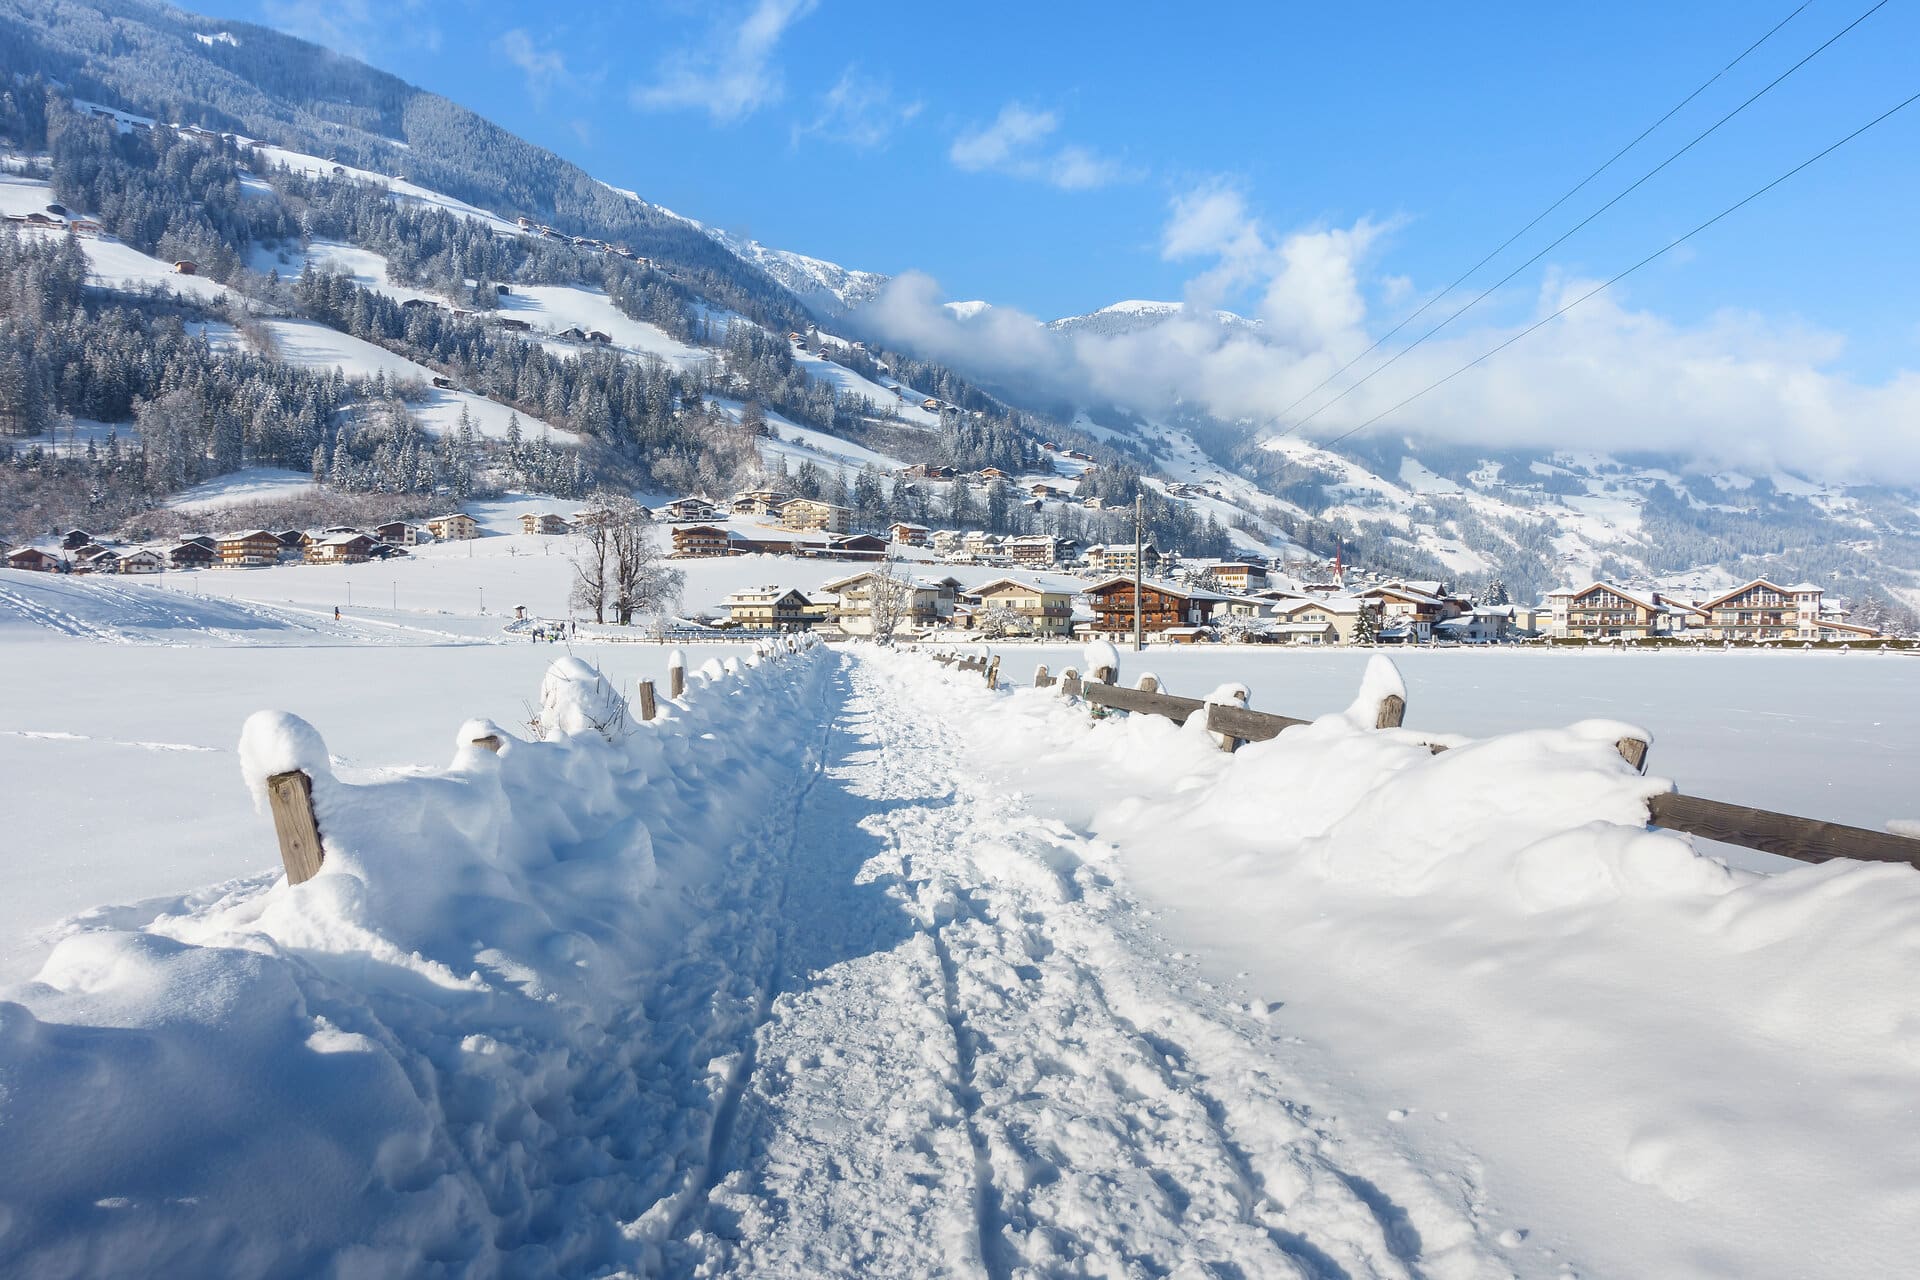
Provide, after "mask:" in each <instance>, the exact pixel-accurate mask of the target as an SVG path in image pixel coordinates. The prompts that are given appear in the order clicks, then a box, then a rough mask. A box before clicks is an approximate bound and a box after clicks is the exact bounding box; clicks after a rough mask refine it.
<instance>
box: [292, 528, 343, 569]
mask: <svg viewBox="0 0 1920 1280" xmlns="http://www.w3.org/2000/svg"><path fill="white" fill-rule="evenodd" d="M327 532H328V533H342V532H346V531H345V530H341V529H329V530H327ZM276 536H278V537H279V539H280V559H281V560H282V561H285V562H287V563H292V564H297V563H299V562H300V561H301V560H304V559H305V558H306V554H307V548H308V547H310V546H312V545H313V543H314V536H313V535H312V534H310V533H302V532H301V531H300V530H298V529H282V530H281V531H280V532H279V534H278V535H276Z"/></svg>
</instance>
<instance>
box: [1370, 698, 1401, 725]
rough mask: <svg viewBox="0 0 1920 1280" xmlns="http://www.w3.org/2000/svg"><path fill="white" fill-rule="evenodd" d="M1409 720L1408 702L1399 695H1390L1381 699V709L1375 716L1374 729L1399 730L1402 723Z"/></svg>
mask: <svg viewBox="0 0 1920 1280" xmlns="http://www.w3.org/2000/svg"><path fill="white" fill-rule="evenodd" d="M1406 718H1407V700H1406V699H1405V698H1403V697H1401V696H1400V695H1399V694H1397V693H1390V694H1388V695H1387V696H1386V697H1384V698H1382V699H1380V709H1379V710H1378V711H1377V712H1376V713H1375V714H1374V717H1373V727H1374V728H1376V729H1398V728H1399V727H1400V722H1401V721H1402V720H1405V719H1406Z"/></svg>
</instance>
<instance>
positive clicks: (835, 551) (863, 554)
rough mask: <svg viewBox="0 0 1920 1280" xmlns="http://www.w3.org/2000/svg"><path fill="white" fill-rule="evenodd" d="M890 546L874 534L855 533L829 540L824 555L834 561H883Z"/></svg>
mask: <svg viewBox="0 0 1920 1280" xmlns="http://www.w3.org/2000/svg"><path fill="white" fill-rule="evenodd" d="M892 545H893V544H891V543H889V542H888V541H887V540H886V539H885V538H881V537H877V536H875V535H874V534H871V533H856V534H852V535H850V536H848V537H844V538H833V539H831V540H829V541H828V543H827V547H826V551H825V554H826V555H828V556H831V557H832V558H834V559H835V560H884V559H886V557H887V552H888V551H889V550H891V549H892Z"/></svg>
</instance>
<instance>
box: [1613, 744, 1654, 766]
mask: <svg viewBox="0 0 1920 1280" xmlns="http://www.w3.org/2000/svg"><path fill="white" fill-rule="evenodd" d="M1613 745H1614V749H1615V750H1617V751H1618V752H1619V753H1620V758H1621V759H1622V760H1625V761H1626V762H1627V763H1628V764H1630V765H1632V766H1633V771H1634V772H1635V773H1645V772H1646V771H1647V746H1648V744H1647V740H1646V739H1645V738H1622V739H1620V741H1618V742H1616V743H1614V744H1613Z"/></svg>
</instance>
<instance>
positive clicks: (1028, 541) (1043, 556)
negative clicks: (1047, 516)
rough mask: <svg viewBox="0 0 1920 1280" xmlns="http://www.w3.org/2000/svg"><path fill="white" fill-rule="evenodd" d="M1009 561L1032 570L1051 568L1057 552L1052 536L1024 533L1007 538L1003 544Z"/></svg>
mask: <svg viewBox="0 0 1920 1280" xmlns="http://www.w3.org/2000/svg"><path fill="white" fill-rule="evenodd" d="M1005 548H1006V553H1007V556H1008V558H1009V559H1011V560H1012V561H1013V562H1014V563H1015V564H1018V565H1025V566H1027V567H1028V568H1033V569H1050V568H1052V567H1053V565H1054V562H1055V559H1056V557H1057V555H1058V550H1057V547H1056V545H1055V542H1054V538H1053V535H1052V534H1047V533H1026V534H1021V535H1020V536H1019V537H1017V538H1008V539H1007V541H1006V544H1005Z"/></svg>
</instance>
